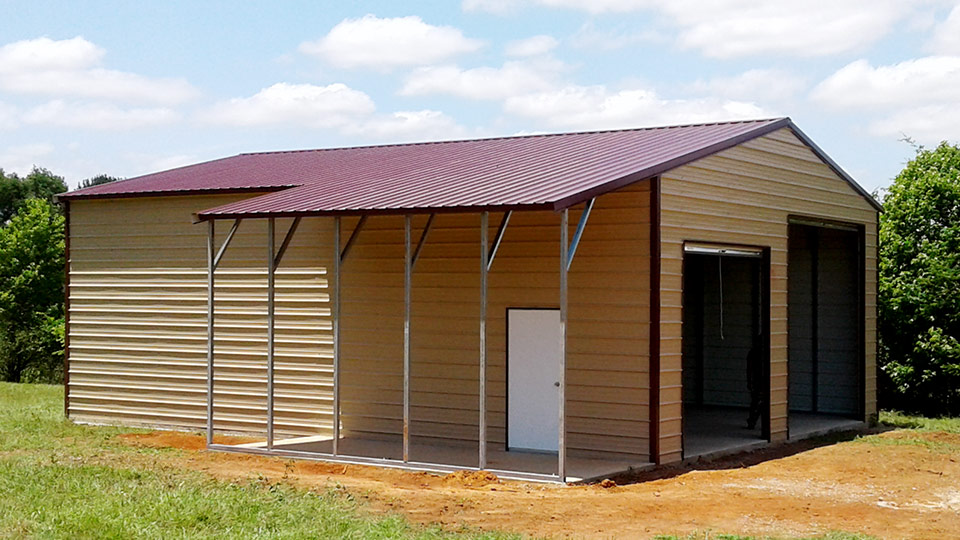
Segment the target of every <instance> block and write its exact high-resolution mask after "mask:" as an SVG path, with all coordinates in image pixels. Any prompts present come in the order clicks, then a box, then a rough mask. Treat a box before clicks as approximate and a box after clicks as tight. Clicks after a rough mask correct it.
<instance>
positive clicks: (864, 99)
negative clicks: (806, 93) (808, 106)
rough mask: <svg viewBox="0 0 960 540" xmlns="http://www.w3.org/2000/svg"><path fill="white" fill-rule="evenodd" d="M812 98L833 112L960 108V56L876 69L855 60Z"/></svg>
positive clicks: (929, 58) (929, 57) (826, 82)
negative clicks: (917, 106) (934, 106)
mask: <svg viewBox="0 0 960 540" xmlns="http://www.w3.org/2000/svg"><path fill="white" fill-rule="evenodd" d="M811 97H812V98H813V99H814V100H815V101H817V102H820V103H822V104H824V105H827V106H829V107H832V108H835V109H844V108H857V109H869V108H881V107H889V106H897V105H900V106H908V105H914V104H937V103H953V104H955V105H957V106H960V56H928V57H924V58H917V59H914V60H907V61H905V62H900V63H898V64H892V65H886V66H877V67H874V66H872V65H870V63H869V62H867V61H866V60H857V61H855V62H851V63H850V64H847V65H846V66H844V67H842V68H840V70H838V71H837V72H836V73H834V74H833V75H831V76H830V77H828V78H827V79H826V80H824V81H823V82H821V83H820V84H819V85H817V87H816V88H814V90H813V93H812V94H811Z"/></svg>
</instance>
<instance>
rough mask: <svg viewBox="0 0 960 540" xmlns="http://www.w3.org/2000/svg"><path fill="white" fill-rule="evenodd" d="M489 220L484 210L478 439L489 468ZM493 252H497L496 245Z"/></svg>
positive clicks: (483, 461) (482, 460) (484, 464)
mask: <svg viewBox="0 0 960 540" xmlns="http://www.w3.org/2000/svg"><path fill="white" fill-rule="evenodd" d="M504 217H505V218H506V216H504ZM507 219H509V218H507ZM507 219H505V220H504V222H503V223H501V231H498V236H502V229H503V227H505V226H506V221H507ZM489 222H490V213H489V212H482V213H481V214H480V375H479V378H480V390H479V401H480V403H479V407H480V433H479V436H478V439H477V441H478V446H479V452H480V456H479V460H480V464H479V467H480V469H486V468H487V271H488V270H489V269H490V259H489V256H490V252H489V251H487V241H488V238H487V237H488V232H489V231H488V228H489V226H490V223H489ZM493 253H496V246H495V247H494V250H493Z"/></svg>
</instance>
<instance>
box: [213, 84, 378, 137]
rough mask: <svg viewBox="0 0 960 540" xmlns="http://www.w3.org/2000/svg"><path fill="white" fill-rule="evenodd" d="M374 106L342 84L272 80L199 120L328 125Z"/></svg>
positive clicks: (216, 106) (369, 111)
mask: <svg viewBox="0 0 960 540" xmlns="http://www.w3.org/2000/svg"><path fill="white" fill-rule="evenodd" d="M375 109H376V106H375V105H374V103H373V100H372V99H370V96H368V95H367V94H365V93H363V92H361V91H359V90H354V89H352V88H350V87H348V86H347V85H345V84H341V83H334V84H330V85H327V86H316V85H312V84H289V83H276V84H274V85H273V86H270V87H267V88H264V89H263V90H261V91H259V92H257V93H256V94H254V95H252V96H250V97H245V98H233V99H230V100H227V101H221V102H219V103H216V104H214V105H213V106H212V107H211V108H210V109H209V110H207V111H206V112H205V113H203V114H201V119H202V120H205V121H207V122H209V123H213V124H221V125H230V126H265V125H291V124H294V125H302V126H307V127H318V128H329V127H337V126H341V125H343V124H345V123H348V122H350V121H352V120H354V119H356V118H357V117H364V116H367V115H370V114H372V113H373V111H374V110H375Z"/></svg>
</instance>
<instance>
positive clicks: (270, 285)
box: [267, 218, 276, 450]
mask: <svg viewBox="0 0 960 540" xmlns="http://www.w3.org/2000/svg"><path fill="white" fill-rule="evenodd" d="M273 229H274V218H268V220H267V450H273V322H274V321H273V315H274V305H273V304H274V270H275V269H276V264H275V259H274V257H275V256H274V252H273Z"/></svg>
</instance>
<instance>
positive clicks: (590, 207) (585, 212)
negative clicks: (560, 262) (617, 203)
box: [567, 197, 597, 271]
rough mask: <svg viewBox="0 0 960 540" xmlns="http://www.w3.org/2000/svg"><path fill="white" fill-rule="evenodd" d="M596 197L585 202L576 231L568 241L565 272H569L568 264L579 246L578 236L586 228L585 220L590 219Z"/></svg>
mask: <svg viewBox="0 0 960 540" xmlns="http://www.w3.org/2000/svg"><path fill="white" fill-rule="evenodd" d="M596 200H597V198H596V197H594V198H592V199H590V200H588V201H587V205H586V206H585V207H584V208H583V212H581V213H580V222H579V223H577V231H576V232H575V233H573V239H572V240H571V241H570V247H569V248H568V249H567V270H568V271H569V270H570V263H572V262H573V256H574V255H576V254H577V247H578V246H579V245H580V236H582V235H583V229H584V228H585V227H586V226H587V220H588V219H590V211H591V210H593V203H594V202H595V201H596Z"/></svg>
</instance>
